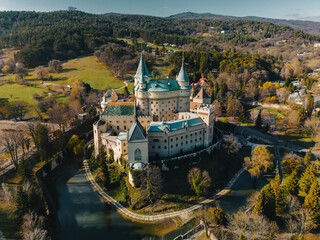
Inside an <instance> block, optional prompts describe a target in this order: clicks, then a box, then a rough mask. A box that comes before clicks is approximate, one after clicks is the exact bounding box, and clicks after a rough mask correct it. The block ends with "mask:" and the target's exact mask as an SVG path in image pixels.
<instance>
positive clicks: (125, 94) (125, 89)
mask: <svg viewBox="0 0 320 240" xmlns="http://www.w3.org/2000/svg"><path fill="white" fill-rule="evenodd" d="M123 95H124V97H125V98H127V97H129V90H128V87H124V91H123Z"/></svg>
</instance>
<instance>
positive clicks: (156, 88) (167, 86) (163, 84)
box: [136, 78, 191, 92]
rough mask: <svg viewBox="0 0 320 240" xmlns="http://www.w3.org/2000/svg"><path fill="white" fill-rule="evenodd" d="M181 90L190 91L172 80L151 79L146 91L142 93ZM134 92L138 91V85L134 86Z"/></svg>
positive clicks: (187, 87)
mask: <svg viewBox="0 0 320 240" xmlns="http://www.w3.org/2000/svg"><path fill="white" fill-rule="evenodd" d="M183 89H191V87H190V86H185V87H181V86H179V84H178V82H177V81H176V80H175V79H172V78H165V79H152V80H150V81H149V83H148V84H147V87H146V89H143V91H148V92H167V91H177V90H183ZM136 90H140V88H139V85H137V86H136Z"/></svg>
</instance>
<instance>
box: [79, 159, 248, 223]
mask: <svg viewBox="0 0 320 240" xmlns="http://www.w3.org/2000/svg"><path fill="white" fill-rule="evenodd" d="M83 166H84V169H85V174H86V177H87V179H88V181H89V182H90V184H91V186H92V188H93V189H94V191H96V192H97V193H98V194H99V195H100V196H101V197H103V198H104V199H105V200H107V201H108V202H110V203H111V204H112V205H114V206H115V207H116V208H117V209H118V211H119V212H120V213H121V214H122V215H124V216H126V217H127V218H130V219H132V220H136V221H142V222H149V223H155V222H159V221H163V220H165V219H169V218H175V217H179V216H181V215H185V214H189V213H192V212H194V211H196V210H199V209H201V208H202V207H203V206H204V205H207V204H209V203H211V202H213V201H215V200H217V199H219V198H220V197H222V196H224V195H226V194H228V193H229V192H230V189H231V187H232V186H233V185H234V183H235V182H236V181H237V180H238V178H239V177H240V175H241V174H242V173H243V172H244V169H243V168H241V169H240V170H239V171H238V172H237V173H236V174H235V175H234V176H233V178H232V179H231V180H230V181H229V183H228V185H227V186H226V187H225V188H224V189H223V190H221V191H220V192H219V193H217V194H216V195H214V196H212V197H210V198H208V199H206V200H204V201H202V202H200V203H198V204H196V205H193V206H191V207H189V208H186V209H183V210H179V211H175V212H171V213H162V214H155V215H144V214H137V213H134V212H131V211H130V210H128V209H127V208H125V207H124V206H122V205H121V204H120V203H118V202H117V201H116V200H114V199H113V198H112V197H111V196H109V195H108V194H107V193H105V192H104V191H103V190H102V189H101V187H100V186H99V185H98V184H97V183H96V181H95V180H94V178H93V176H92V174H91V171H90V168H89V165H88V162H87V160H84V161H83Z"/></svg>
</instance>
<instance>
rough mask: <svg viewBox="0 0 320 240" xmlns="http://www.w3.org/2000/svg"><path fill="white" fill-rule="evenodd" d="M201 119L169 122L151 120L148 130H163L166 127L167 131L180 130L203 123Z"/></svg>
mask: <svg viewBox="0 0 320 240" xmlns="http://www.w3.org/2000/svg"><path fill="white" fill-rule="evenodd" d="M203 123H204V122H203V120H202V119H201V118H200V117H196V118H190V119H181V120H174V121H169V122H151V123H150V126H149V129H148V132H163V131H164V130H165V129H167V130H168V131H169V132H172V131H176V130H180V129H183V128H186V127H193V126H197V125H201V124H203Z"/></svg>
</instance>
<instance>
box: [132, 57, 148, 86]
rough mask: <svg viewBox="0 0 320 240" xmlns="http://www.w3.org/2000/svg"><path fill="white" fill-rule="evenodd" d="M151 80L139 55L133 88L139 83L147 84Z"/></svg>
mask: <svg viewBox="0 0 320 240" xmlns="http://www.w3.org/2000/svg"><path fill="white" fill-rule="evenodd" d="M150 79H151V75H150V73H149V71H148V68H147V65H146V63H145V61H144V58H143V55H142V53H141V57H140V62H139V66H138V69H137V72H136V75H135V76H134V86H137V85H138V84H139V83H142V84H147V83H149V81H150Z"/></svg>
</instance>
